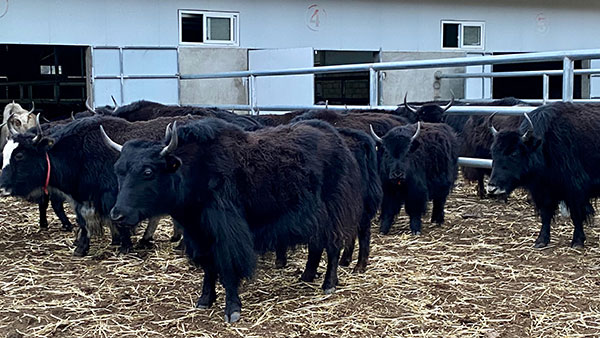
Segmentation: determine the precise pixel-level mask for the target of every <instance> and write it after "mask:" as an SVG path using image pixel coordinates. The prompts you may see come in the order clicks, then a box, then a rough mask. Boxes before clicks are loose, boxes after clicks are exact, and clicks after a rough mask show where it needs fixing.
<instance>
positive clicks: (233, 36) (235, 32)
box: [178, 9, 240, 47]
mask: <svg viewBox="0 0 600 338" xmlns="http://www.w3.org/2000/svg"><path fill="white" fill-rule="evenodd" d="M184 14H195V15H202V42H188V41H183V15H184ZM239 16H240V13H239V12H225V11H204V10H194V9H180V10H178V20H179V44H180V45H183V46H231V47H239V45H240V39H239V36H240V34H239V29H240V25H239ZM208 18H226V19H229V32H230V39H229V40H209V39H208Z"/></svg>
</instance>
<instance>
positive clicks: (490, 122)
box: [488, 112, 498, 137]
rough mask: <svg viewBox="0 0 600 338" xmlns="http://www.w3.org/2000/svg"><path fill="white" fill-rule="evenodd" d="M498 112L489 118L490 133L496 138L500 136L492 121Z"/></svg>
mask: <svg viewBox="0 0 600 338" xmlns="http://www.w3.org/2000/svg"><path fill="white" fill-rule="evenodd" d="M496 113H497V112H494V113H493V114H492V115H490V117H488V127H489V128H490V132H491V133H492V136H494V137H495V136H496V135H498V130H496V128H494V124H493V123H492V119H493V118H494V115H496Z"/></svg>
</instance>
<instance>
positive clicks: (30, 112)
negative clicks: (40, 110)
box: [29, 101, 35, 114]
mask: <svg viewBox="0 0 600 338" xmlns="http://www.w3.org/2000/svg"><path fill="white" fill-rule="evenodd" d="M34 110H35V102H34V101H31V110H30V111H29V114H33V111H34Z"/></svg>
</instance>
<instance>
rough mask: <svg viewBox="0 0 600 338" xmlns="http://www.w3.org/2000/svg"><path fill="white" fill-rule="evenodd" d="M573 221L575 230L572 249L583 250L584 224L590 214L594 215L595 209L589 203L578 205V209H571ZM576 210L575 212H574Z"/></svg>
mask: <svg viewBox="0 0 600 338" xmlns="http://www.w3.org/2000/svg"><path fill="white" fill-rule="evenodd" d="M569 209H570V210H571V220H573V225H574V226H575V229H574V230H573V240H572V241H571V247H572V248H578V249H583V243H585V232H584V231H583V223H584V221H585V220H586V219H587V218H588V216H589V215H590V214H593V212H594V208H593V207H592V206H591V204H589V202H587V201H586V202H582V203H579V204H578V207H577V208H571V207H569ZM573 209H575V210H573Z"/></svg>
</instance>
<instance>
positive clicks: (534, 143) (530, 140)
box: [524, 135, 542, 151]
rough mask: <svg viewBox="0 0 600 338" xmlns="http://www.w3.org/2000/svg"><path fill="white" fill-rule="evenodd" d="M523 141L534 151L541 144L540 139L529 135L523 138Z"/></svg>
mask: <svg viewBox="0 0 600 338" xmlns="http://www.w3.org/2000/svg"><path fill="white" fill-rule="evenodd" d="M524 143H525V145H526V146H527V148H529V150H531V151H535V150H536V149H537V148H538V147H539V146H540V145H541V144H542V140H541V139H540V138H538V137H535V136H533V135H530V136H528V137H527V138H526V139H525V141H524Z"/></svg>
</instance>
